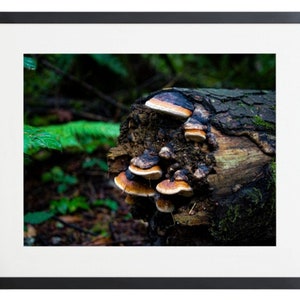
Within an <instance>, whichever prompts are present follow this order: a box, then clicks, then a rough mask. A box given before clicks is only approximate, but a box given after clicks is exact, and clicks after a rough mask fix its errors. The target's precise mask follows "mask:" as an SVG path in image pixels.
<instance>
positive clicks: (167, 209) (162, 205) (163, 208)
mask: <svg viewBox="0 0 300 300" xmlns="http://www.w3.org/2000/svg"><path fill="white" fill-rule="evenodd" d="M155 206H156V208H157V210H158V211H160V212H163V213H172V212H173V211H174V209H175V206H174V204H173V203H172V201H171V200H169V199H164V198H162V197H161V196H158V197H157V198H155Z"/></svg>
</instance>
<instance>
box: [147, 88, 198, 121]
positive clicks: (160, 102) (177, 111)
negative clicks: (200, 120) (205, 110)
mask: <svg viewBox="0 0 300 300" xmlns="http://www.w3.org/2000/svg"><path fill="white" fill-rule="evenodd" d="M145 105H146V106H148V107H150V108H152V109H154V110H156V111H159V112H162V113H166V114H169V115H172V116H175V117H178V118H188V117H189V116H191V115H192V113H193V110H194V106H193V104H192V103H191V102H190V101H189V100H188V99H187V98H186V97H185V96H183V95H182V94H181V93H178V92H162V93H159V94H157V95H155V96H154V97H153V98H151V99H149V100H148V101H147V102H146V103H145Z"/></svg>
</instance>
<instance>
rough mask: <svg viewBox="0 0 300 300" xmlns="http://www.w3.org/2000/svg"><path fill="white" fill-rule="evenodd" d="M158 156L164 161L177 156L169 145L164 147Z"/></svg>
mask: <svg viewBox="0 0 300 300" xmlns="http://www.w3.org/2000/svg"><path fill="white" fill-rule="evenodd" d="M158 155H159V156H160V157H161V158H164V159H171V158H174V156H175V155H174V152H173V149H172V147H171V146H169V145H166V146H164V147H162V148H161V149H160V151H159V153H158Z"/></svg>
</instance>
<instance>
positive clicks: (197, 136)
mask: <svg viewBox="0 0 300 300" xmlns="http://www.w3.org/2000/svg"><path fill="white" fill-rule="evenodd" d="M208 121H209V113H208V111H207V110H205V108H204V107H203V106H202V105H201V104H195V109H194V112H193V114H192V116H191V117H190V118H189V119H188V120H187V121H186V122H185V123H184V125H183V128H184V136H185V138H186V140H187V141H194V142H203V141H205V140H206V132H207V124H208Z"/></svg>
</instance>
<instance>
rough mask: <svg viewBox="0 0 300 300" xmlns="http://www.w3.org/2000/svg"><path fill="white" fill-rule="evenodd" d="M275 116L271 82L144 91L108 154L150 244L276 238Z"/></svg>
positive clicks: (265, 242)
mask: <svg viewBox="0 0 300 300" xmlns="http://www.w3.org/2000/svg"><path fill="white" fill-rule="evenodd" d="M275 125H276V124H275V93H274V92H272V91H256V90H224V89H183V88H172V89H167V90H162V91H158V92H155V93H153V94H150V95H149V96H147V97H144V98H141V99H138V100H137V101H136V102H135V104H134V105H132V107H131V111H130V113H129V115H128V117H127V119H126V120H125V121H124V122H123V123H122V126H121V133H120V137H119V140H118V146H117V147H115V148H112V149H111V150H110V152H109V154H108V161H109V167H110V173H111V174H112V176H113V177H114V178H115V182H116V185H117V186H118V188H121V189H123V190H124V200H125V201H126V202H127V203H130V205H131V211H132V214H133V216H134V218H137V219H143V220H144V221H146V222H148V234H149V238H150V240H151V244H152V245H157V246H162V245H169V246H217V245H240V246H250V245H251V246H253V245H267V246H273V245H275V244H276V222H275V220H276V206H275ZM151 168H152V169H151ZM149 174H150V175H149ZM153 174H156V175H155V176H154V175H153ZM141 189H144V194H143V193H141ZM137 190H139V191H137Z"/></svg>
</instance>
